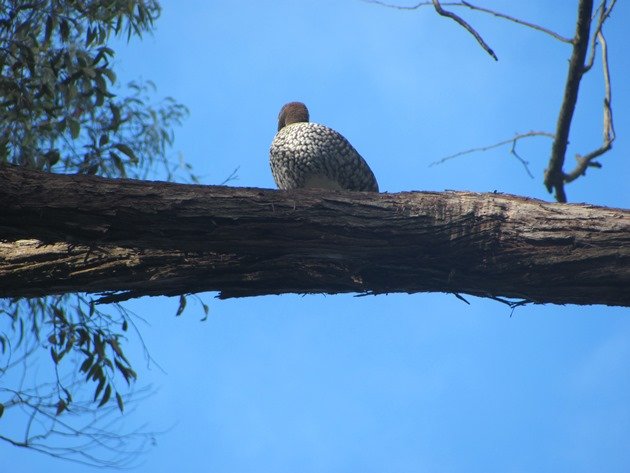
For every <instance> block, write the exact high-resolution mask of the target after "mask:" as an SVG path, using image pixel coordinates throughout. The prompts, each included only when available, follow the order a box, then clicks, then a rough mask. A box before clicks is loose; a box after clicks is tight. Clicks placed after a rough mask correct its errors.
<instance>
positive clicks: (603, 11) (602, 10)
mask: <svg viewBox="0 0 630 473" xmlns="http://www.w3.org/2000/svg"><path fill="white" fill-rule="evenodd" d="M615 3H617V0H612V2H611V3H610V6H609V7H608V8H606V0H602V2H601V3H600V4H599V6H598V7H597V10H596V14H597V12H599V19H598V21H597V26H596V27H595V29H594V30H593V34H592V35H591V38H592V40H591V46H590V50H591V52H590V54H589V57H588V61H586V65H585V66H584V73H587V72H588V71H589V70H590V69H591V67H593V63H594V62H595V53H596V51H597V42H596V39H597V36H598V34H599V32H600V31H601V30H602V27H603V25H604V22H605V21H606V20H607V19H608V17H609V16H610V12H611V11H612V9H613V7H614V6H615Z"/></svg>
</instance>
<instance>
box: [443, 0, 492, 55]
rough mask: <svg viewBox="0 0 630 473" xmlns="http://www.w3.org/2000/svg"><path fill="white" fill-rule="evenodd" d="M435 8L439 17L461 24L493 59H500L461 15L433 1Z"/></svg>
mask: <svg viewBox="0 0 630 473" xmlns="http://www.w3.org/2000/svg"><path fill="white" fill-rule="evenodd" d="M433 8H435V11H436V12H437V13H438V15H441V16H445V17H447V18H450V19H451V20H454V21H456V22H457V23H459V24H460V25H461V26H462V27H463V28H464V29H465V30H466V31H468V32H469V33H470V34H471V35H473V37H474V38H475V39H476V40H477V42H478V43H479V45H480V46H481V47H482V48H483V49H484V50H485V51H486V52H487V53H488V54H489V55H490V56H492V58H493V59H494V60H495V61H498V60H499V58H498V57H497V55H496V54H495V53H494V51H493V50H492V49H491V48H490V46H488V44H487V43H486V42H485V41H484V39H483V38H482V37H481V35H480V34H479V33H477V31H476V30H475V29H474V28H473V27H472V26H470V25H469V24H468V23H466V21H465V20H464V19H463V18H462V17H460V16H459V15H456V14H455V13H453V12H450V11H447V10H444V8H442V5H440V2H439V0H433Z"/></svg>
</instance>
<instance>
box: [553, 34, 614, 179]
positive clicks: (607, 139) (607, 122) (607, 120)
mask: <svg viewBox="0 0 630 473" xmlns="http://www.w3.org/2000/svg"><path fill="white" fill-rule="evenodd" d="M597 41H599V44H601V45H602V69H603V74H604V86H605V96H604V133H603V143H602V145H601V146H600V147H599V148H597V149H596V150H594V151H591V152H590V153H588V154H587V155H586V156H579V155H578V156H576V159H577V162H578V163H577V165H576V167H575V168H574V169H573V171H571V172H570V173H568V174H566V175H565V177H564V181H565V182H567V183H568V182H572V181H574V180H575V179H577V178H578V177H580V176H583V175H584V174H585V173H586V168H587V167H601V164H599V163H597V162H595V159H596V158H598V157H599V156H601V155H602V154H604V153H605V152H607V151H608V150H610V149H611V148H612V143H613V141H615V129H614V126H613V116H612V108H611V101H612V93H611V87H610V70H609V68H608V46H607V45H606V39H605V38H604V34H603V33H602V32H601V31H599V32H598V33H597Z"/></svg>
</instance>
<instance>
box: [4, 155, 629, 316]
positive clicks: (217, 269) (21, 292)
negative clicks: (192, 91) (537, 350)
mask: <svg viewBox="0 0 630 473" xmlns="http://www.w3.org/2000/svg"><path fill="white" fill-rule="evenodd" d="M0 184H1V185H0V201H2V202H3V203H4V208H3V212H2V214H0V240H2V243H1V244H0V297H31V296H40V295H44V294H58V293H65V292H88V293H103V292H106V293H108V295H107V296H106V297H104V298H103V299H101V301H103V302H106V301H107V302H109V301H117V300H123V299H126V298H130V297H140V296H144V295H170V296H172V295H179V294H189V293H195V292H202V291H221V294H220V297H224V298H225V297H241V296H253V295H262V294H282V293H322V292H325V293H330V294H335V293H343V292H355V293H364V294H365V293H368V294H379V293H388V292H407V293H414V292H428V291H437V292H448V293H458V294H472V295H477V296H481V297H493V298H497V297H500V298H512V299H524V300H528V301H533V302H538V303H545V302H548V303H558V304H568V303H573V304H608V305H624V306H630V293H629V292H628V290H627V288H628V287H629V286H630V212H629V211H626V210H620V209H606V208H601V207H595V206H589V205H567V204H553V203H546V202H542V201H538V200H532V199H526V198H522V197H516V196H509V195H500V194H475V193H470V192H444V193H437V192H408V193H400V194H377V193H360V192H331V191H322V190H317V189H311V190H299V191H291V192H282V191H273V190H266V189H248V188H229V187H214V186H199V185H181V184H169V183H160V182H146V181H133V180H122V179H121V180H110V179H103V178H97V177H91V176H79V175H54V174H48V173H41V172H37V171H31V170H27V169H23V168H16V167H12V166H4V167H0Z"/></svg>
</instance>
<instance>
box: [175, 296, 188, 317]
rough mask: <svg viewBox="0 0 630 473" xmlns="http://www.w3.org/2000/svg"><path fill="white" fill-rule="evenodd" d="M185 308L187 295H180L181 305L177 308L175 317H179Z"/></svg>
mask: <svg viewBox="0 0 630 473" xmlns="http://www.w3.org/2000/svg"><path fill="white" fill-rule="evenodd" d="M185 308H186V296H184V295H181V296H179V307H178V308H177V313H176V314H175V317H179V316H180V315H182V313H183V312H184V309H185Z"/></svg>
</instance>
